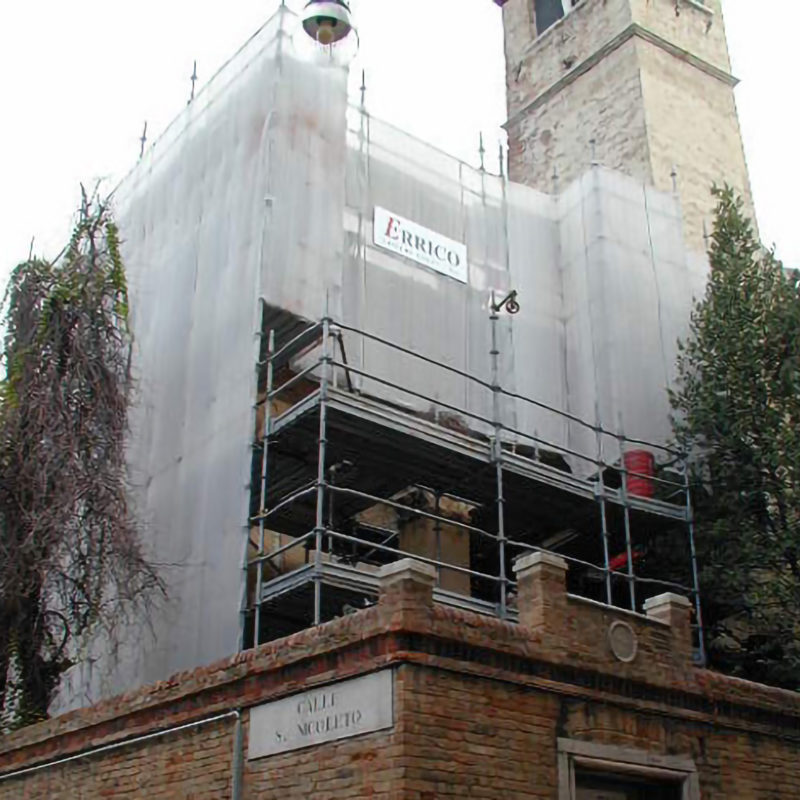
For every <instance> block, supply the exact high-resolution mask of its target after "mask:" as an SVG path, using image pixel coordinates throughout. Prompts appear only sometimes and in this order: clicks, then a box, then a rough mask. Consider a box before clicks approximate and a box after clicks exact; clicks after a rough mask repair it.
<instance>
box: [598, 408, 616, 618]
mask: <svg viewBox="0 0 800 800" xmlns="http://www.w3.org/2000/svg"><path fill="white" fill-rule="evenodd" d="M594 416H595V436H596V441H597V488H596V492H597V497H598V502H599V503H600V525H601V530H602V534H603V573H604V575H605V584H606V602H607V603H608V605H613V602H612V601H613V592H612V586H611V557H610V552H609V538H610V537H609V533H608V519H607V516H606V484H605V476H604V475H603V471H604V469H605V461H604V459H603V432H602V429H601V428H600V411H599V409H598V407H597V404H596V403H595V415H594Z"/></svg>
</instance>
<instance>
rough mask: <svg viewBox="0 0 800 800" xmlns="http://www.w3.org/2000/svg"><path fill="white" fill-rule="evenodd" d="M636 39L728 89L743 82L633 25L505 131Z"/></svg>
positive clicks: (523, 109) (520, 113) (521, 110)
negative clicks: (667, 54) (693, 68)
mask: <svg viewBox="0 0 800 800" xmlns="http://www.w3.org/2000/svg"><path fill="white" fill-rule="evenodd" d="M633 38H638V39H641V40H643V41H646V42H649V43H650V44H652V45H654V46H655V47H658V48H659V49H661V50H663V51H664V52H666V53H669V54H670V55H671V56H673V57H675V58H677V59H679V60H680V61H683V62H685V63H687V64H690V65H691V66H693V67H695V68H697V69H699V70H700V71H701V72H704V73H705V74H706V75H709V76H710V77H712V78H715V79H716V80H718V81H721V82H722V83H724V84H726V85H727V86H730V87H735V86H736V85H737V84H738V83H739V79H738V78H736V77H735V76H734V75H731V74H730V73H729V72H726V71H725V70H722V69H720V68H719V67H716V66H714V65H713V64H711V63H710V62H708V61H706V60H704V59H702V58H699V57H698V56H696V55H694V54H693V53H691V52H689V51H688V50H685V49H684V48H682V47H678V46H677V45H676V44H674V43H673V42H670V41H669V40H667V39H665V38H664V37H663V36H659V35H658V34H657V33H654V32H653V31H651V30H649V29H648V28H646V27H644V26H643V25H640V24H639V23H638V22H632V23H631V24H630V25H628V26H627V27H626V28H625V29H624V30H623V31H621V32H620V33H618V34H617V35H616V36H614V37H613V38H612V39H610V40H609V41H608V42H606V44H604V45H603V46H602V47H600V48H598V49H597V50H595V51H594V53H592V54H591V55H590V56H588V57H587V58H585V59H584V60H583V61H581V62H580V63H579V64H577V65H575V66H574V67H573V68H572V69H571V70H570V71H569V72H568V73H567V74H566V75H564V76H563V77H562V78H559V79H558V80H557V81H556V82H555V83H552V84H551V85H550V86H548V87H547V88H546V89H544V90H543V91H542V92H540V93H539V94H538V95H537V96H536V97H534V98H533V100H531V101H530V102H528V103H526V104H525V105H524V106H522V107H521V108H519V109H518V110H517V111H516V112H515V113H514V114H513V115H512V116H511V117H509V119H508V120H507V121H506V122H505V124H504V125H503V127H504V128H506V129H508V128H509V127H510V126H512V125H514V124H515V123H516V122H517V121H518V120H519V119H520V118H521V117H524V116H525V115H526V114H528V113H530V112H531V111H534V110H535V109H537V108H538V107H539V106H541V105H544V104H545V103H547V102H548V101H549V100H550V99H551V98H552V97H553V96H554V95H556V94H558V93H559V92H560V91H562V90H563V89H564V88H565V87H567V86H569V85H570V84H571V83H574V82H575V81H576V80H578V78H580V77H581V76H582V75H585V74H586V73H587V72H589V70H591V69H592V68H593V67H595V66H596V65H597V64H599V63H600V62H601V61H602V60H603V59H604V58H606V57H607V56H609V55H610V54H611V53H613V52H614V51H615V50H618V49H619V48H620V47H622V46H623V45H624V44H625V43H626V42H628V41H630V40H631V39H633ZM540 41H541V39H537V40H536V41H534V42H533V43H532V44H531V46H530V47H529V49H528V50H527V51H526V52H525V54H524V55H525V57H526V58H527V57H528V56H529V54H530V52H531V51H532V50H534V49H535V48H536V45H537V44H538V43H539V42H540Z"/></svg>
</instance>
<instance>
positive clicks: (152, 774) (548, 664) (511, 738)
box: [0, 556, 800, 800]
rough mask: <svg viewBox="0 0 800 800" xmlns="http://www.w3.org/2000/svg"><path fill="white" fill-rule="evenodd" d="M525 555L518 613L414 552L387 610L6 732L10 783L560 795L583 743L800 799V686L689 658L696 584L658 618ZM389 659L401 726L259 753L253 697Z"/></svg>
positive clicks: (257, 793)
mask: <svg viewBox="0 0 800 800" xmlns="http://www.w3.org/2000/svg"><path fill="white" fill-rule="evenodd" d="M519 570H520V571H519V575H518V577H519V580H520V592H519V611H520V623H521V624H519V625H516V624H512V623H507V622H501V621H498V620H495V619H492V618H485V617H480V616H478V615H475V614H472V613H468V612H464V611H458V610H454V609H450V608H444V607H440V606H436V605H434V603H433V600H432V585H433V579H432V577H431V575H430V574H429V573H428V572H427V571H426V569H425V568H422V567H420V566H419V565H416V564H411V563H407V564H404V565H402V566H401V567H400V568H399V570H398V569H395V570H394V572H393V573H392V574H391V575H388V576H387V577H386V578H385V579H384V583H383V587H382V594H381V598H380V602H379V604H378V605H377V606H375V607H373V608H370V609H366V610H364V611H361V612H359V613H358V614H355V615H352V616H348V617H344V618H341V619H337V620H335V621H333V622H331V623H329V624H327V625H323V626H321V627H319V628H315V629H311V630H307V631H304V632H302V633H299V634H296V635H294V636H292V637H290V638H288V639H283V640H280V641H277V642H274V643H271V644H269V645H265V646H263V647H261V648H259V649H258V650H256V651H251V652H248V653H243V654H241V655H238V656H236V657H234V658H232V659H230V660H229V661H226V662H223V663H219V664H215V665H213V666H210V667H207V668H204V669H199V670H196V671H194V672H190V673H186V674H181V675H176V676H175V677H174V678H172V679H171V680H169V681H166V682H163V683H160V684H157V685H155V686H152V687H148V688H146V689H143V690H140V691H136V692H133V693H131V694H129V695H126V696H122V697H119V698H117V699H115V700H112V701H109V702H106V703H103V704H101V705H98V706H96V707H94V708H90V709H85V710H83V711H79V712H75V713H71V714H67V715H65V716H63V717H59V718H56V719H53V720H50V721H47V722H44V723H42V724H40V725H37V726H34V727H31V728H28V729H26V730H23V731H21V732H19V733H17V734H14V735H12V736H9V737H6V738H5V739H3V740H0V798H2V800H7V799H10V798H15V799H16V798H70V800H72V799H73V798H98V797H119V798H151V799H153V800H155V798H187V799H188V798H194V799H195V800H201V799H202V798H215V799H216V798H231V797H236V796H237V795H238V797H240V798H246V799H247V800H251V799H252V798H281V800H286V799H287V798H308V797H314V798H319V799H320V800H322V799H324V798H334V797H337V798H338V797H346V798H390V797H391V798H417V800H422V799H423V798H425V799H427V800H430V799H432V798H440V797H462V798H463V797H482V798H508V797H519V798H558V797H568V796H569V794H568V792H569V781H568V779H567V778H566V776H565V768H566V767H565V765H567V764H568V760H569V758H571V757H572V756H571V755H570V754H571V753H573V752H574V753H582V752H584V751H586V750H589V751H592V752H595V754H596V753H598V752H599V753H601V754H610V755H611V756H613V755H614V754H618V753H620V754H626V753H627V754H632V755H630V758H631V759H633V760H636V759H637V758H638V759H639V762H640V763H647V764H648V765H649V766H648V767H647V768H648V769H649V768H654V765H655V767H656V768H661V766H663V765H670V764H674V763H680V764H683V765H688V766H685V767H684V768H685V769H686V770H687V772H686V775H687V783H686V786H687V789H686V790H685V793H684V797H696V796H698V795H697V794H692V793H691V792H692V791H696V789H697V788H699V791H700V795H699V796H702V797H703V798H705V799H706V800H722V798H726V799H727V798H742V799H743V800H750V799H751V798H764V799H765V800H766V798H770V799H772V798H794V797H800V786H799V785H798V783H800V781H799V780H798V755H800V697H798V696H797V695H795V694H793V693H790V692H784V691H780V690H776V689H770V688H767V687H763V686H759V685H755V684H751V683H746V682H743V681H738V680H734V679H731V678H726V677H723V676H720V675H716V674H714V673H711V672H708V671H705V670H700V669H696V668H693V667H692V666H691V664H690V658H689V655H690V653H689V650H690V638H689V618H688V609H687V607H686V605H685V604H684V603H683V602H682V601H681V599H680V598H675V597H673V596H669V595H668V596H665V597H664V598H662V600H661V601H659V602H656V603H651V606H650V611H649V612H648V613H649V615H650V616H649V617H648V618H645V617H642V616H638V615H633V614H629V613H625V612H617V611H615V610H612V609H609V608H606V607H602V606H599V605H595V604H592V603H589V602H587V601H582V600H577V599H575V598H572V597H570V596H568V595H567V594H566V590H565V571H566V568H565V565H564V564H563V562H561V561H560V559H557V558H553V557H548V556H534V557H528V559H527V561H525V562H523V563H522V564H521V565H519ZM615 622H623V623H625V625H623V626H622V628H621V630H622V631H623V633H626V635H627V634H630V633H631V632H632V633H634V634H635V638H636V640H637V642H638V650H637V652H636V654H635V657H634V658H633V660H632V661H630V663H626V662H623V661H620V660H619V659H618V658H617V657H615V655H614V653H613V652H612V649H611V646H610V644H609V636H608V634H609V625H611V624H613V623H615ZM626 626H627V627H626ZM631 641H633V640H632V639H631ZM627 644H630V642H627ZM617 652H618V654H620V655H622V656H623V657H625V656H626V654H625V653H624V652H623V653H620V651H619V650H618V651H617ZM385 668H392V669H393V670H394V680H395V700H394V703H395V705H394V709H395V723H394V726H393V728H391V729H389V730H386V731H383V732H379V733H372V734H367V735H363V736H359V737H355V738H350V739H344V740H340V741H338V742H335V743H329V744H324V745H320V746H317V747H313V748H307V749H304V750H295V751H292V752H289V753H284V754H282V755H278V756H273V757H270V758H264V759H260V760H254V761H247V760H245V759H246V755H247V743H248V735H249V712H248V709H249V708H251V707H253V706H256V705H261V704H263V703H265V702H268V701H270V700H272V699H275V698H280V697H284V696H287V695H292V694H295V693H298V692H300V691H303V690H306V689H308V688H309V687H319V686H323V685H326V684H331V683H332V682H336V681H341V680H342V679H345V678H350V677H353V676H356V675H360V674H364V673H368V672H372V671H375V670H379V669H385ZM238 712H241V713H238ZM209 719H211V720H212V721H210V722H204V721H205V720H209ZM198 722H201V723H203V724H197V725H194V726H193V727H184V728H183V729H181V730H178V731H174V730H172V729H173V728H175V727H176V726H188V725H192V724H193V723H198ZM240 724H241V727H240ZM158 734H163V735H158ZM148 735H150V736H151V737H152V738H149V739H144V740H139V741H129V742H128V743H126V740H134V739H136V737H142V736H148ZM237 740H240V741H241V743H242V745H243V747H242V748H237ZM120 744H121V745H122V746H118V745H120ZM103 747H104V748H107V749H105V750H100V751H93V749H96V748H103ZM592 748H593V750H592ZM242 751H243V753H244V758H242V759H241V760H240V759H239V757H238V755H237V753H239V752H242ZM637 754H638V755H637ZM71 756H77V757H76V758H74V759H73V760H71V761H66V762H64V763H62V764H60V765H56V764H52V763H51V762H55V761H59V760H63V759H66V758H69V757H71ZM604 757H605V756H604ZM598 763H600V762H598ZM37 765H39V766H42V767H43V768H41V769H38V770H35V771H28V772H22V773H19V771H20V770H26V769H27V770H31V769H32V768H34V767H36V766H37ZM660 765H661V766H660ZM637 768H640V767H637ZM694 770H696V771H694ZM14 773H17V774H16V775H15V774H14ZM9 775H10V776H11V777H8V776H9ZM692 787H694V788H692ZM559 792H560V793H561V794H559ZM565 792H566V793H567V794H565Z"/></svg>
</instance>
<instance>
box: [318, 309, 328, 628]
mask: <svg viewBox="0 0 800 800" xmlns="http://www.w3.org/2000/svg"><path fill="white" fill-rule="evenodd" d="M327 305H328V304H327V301H326V303H325V306H326V307H325V316H324V317H323V319H322V356H321V358H320V371H321V372H320V382H319V437H318V440H317V443H318V450H317V508H316V521H315V525H314V548H315V550H314V624H315V625H319V624H320V623H321V621H322V542H323V537H324V535H325V522H324V511H325V490H326V488H327V485H326V479H325V457H326V449H327V444H328V439H327V427H328V388H329V387H328V384H329V380H330V378H329V374H328V373H329V370H330V363H331V356H330V353H329V351H328V347H329V340H330V328H331V320H330V317H329V316H328V308H327Z"/></svg>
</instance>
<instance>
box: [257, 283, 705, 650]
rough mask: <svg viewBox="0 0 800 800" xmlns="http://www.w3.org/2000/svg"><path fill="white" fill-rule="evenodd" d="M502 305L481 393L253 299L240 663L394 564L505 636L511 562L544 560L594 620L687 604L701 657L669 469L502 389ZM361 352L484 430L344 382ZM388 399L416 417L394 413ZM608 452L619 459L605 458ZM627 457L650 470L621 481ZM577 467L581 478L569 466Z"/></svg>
mask: <svg viewBox="0 0 800 800" xmlns="http://www.w3.org/2000/svg"><path fill="white" fill-rule="evenodd" d="M509 300H511V301H512V302H514V298H513V295H512V296H511V297H506V298H504V299H502V300H500V299H499V298H494V297H493V298H492V300H491V302H490V303H489V314H488V328H489V330H488V332H487V333H488V336H487V339H488V342H487V344H488V346H489V348H490V356H491V380H489V381H486V380H482V379H481V378H479V377H477V376H475V375H473V374H470V373H467V372H464V371H462V370H459V369H456V368H454V367H451V366H447V365H445V364H442V363H438V362H436V361H434V360H433V359H431V358H428V357H427V356H426V355H424V354H422V353H417V352H414V351H412V350H410V349H408V348H404V347H402V346H400V345H398V344H397V343H395V342H392V341H389V340H388V339H385V338H383V337H380V336H377V335H375V334H372V333H370V332H368V331H365V330H361V329H358V328H356V327H354V326H350V325H346V324H344V323H342V322H341V321H337V320H336V319H334V318H333V317H331V316H329V315H327V314H326V315H325V316H323V317H322V318H321V319H320V320H319V321H317V322H315V323H308V322H304V321H302V320H299V319H298V318H296V317H294V316H293V315H291V314H288V313H287V312H285V311H278V310H277V309H275V308H273V307H271V306H269V305H268V304H267V303H266V302H263V301H262V307H263V326H262V331H261V336H262V351H261V359H260V361H259V364H258V376H259V402H258V411H259V414H258V415H257V416H258V420H259V422H258V423H257V432H256V433H257V435H256V441H255V446H254V459H253V484H252V486H253V493H252V503H251V517H250V526H249V530H250V538H249V548H248V557H247V559H246V564H245V569H246V570H247V580H246V583H247V599H246V601H245V603H244V604H243V609H242V622H243V631H244V632H243V641H244V643H245V647H250V646H257V645H259V644H261V643H263V642H265V641H269V640H272V639H275V638H278V637H280V636H283V635H287V634H290V633H293V632H295V631H297V630H301V629H303V628H306V627H310V626H312V625H319V624H321V623H323V622H326V621H328V620H330V619H332V618H334V617H336V616H341V615H343V614H347V613H350V612H351V611H353V610H355V609H357V608H360V607H364V606H365V605H369V604H370V603H371V602H374V598H375V597H376V595H377V593H378V577H377V571H378V568H379V567H380V566H381V565H383V564H386V563H390V562H392V561H395V560H397V559H401V558H406V557H413V558H415V559H418V560H419V561H422V562H424V563H427V564H430V565H432V566H433V567H434V568H435V569H436V573H437V583H436V588H435V592H434V597H435V599H436V601H437V602H439V603H443V604H447V605H452V606H457V607H460V608H465V609H469V610H472V611H475V612H478V613H481V614H489V615H496V616H498V617H500V618H502V619H508V620H511V621H515V620H516V618H517V614H516V608H515V596H516V583H515V581H514V580H513V577H512V575H513V571H512V565H513V561H514V559H515V558H517V557H519V556H520V555H522V554H525V553H530V552H533V551H543V552H549V553H553V554H555V555H558V556H560V557H561V558H563V559H565V561H566V562H567V563H568V564H569V567H570V569H569V573H568V588H569V591H570V592H571V593H573V594H576V595H579V596H583V597H585V598H588V599H590V600H595V601H597V602H600V603H603V604H605V605H609V606H617V607H621V608H627V609H628V610H630V611H632V612H641V609H642V605H643V603H644V601H645V600H646V599H648V598H649V597H652V596H654V595H657V594H661V593H663V592H665V591H671V592H677V593H681V594H683V595H685V596H687V597H690V598H691V600H692V604H693V608H694V614H695V619H694V628H695V633H696V636H695V643H696V647H697V654H696V655H697V658H698V659H703V658H704V654H703V650H702V648H703V644H702V642H703V639H702V616H701V608H700V597H699V591H698V575H697V565H696V558H695V549H694V531H693V523H692V509H691V498H690V491H689V479H688V473H687V466H686V462H685V459H684V457H683V455H682V454H681V453H679V452H677V451H676V450H674V449H672V448H670V447H667V446H664V445H658V444H655V443H652V442H646V441H643V440H639V439H632V438H628V437H626V436H625V435H624V433H622V432H621V431H614V432H612V431H608V430H606V429H604V428H603V427H601V426H600V425H598V424H595V423H591V422H587V421H584V420H581V419H578V418H577V417H574V416H573V415H570V414H568V413H566V412H564V411H561V410H559V409H556V408H553V407H550V406H547V405H546V404H543V403H540V402H538V401H536V400H535V399H533V398H528V397H523V396H522V395H520V394H518V393H515V392H512V391H510V390H507V389H506V388H504V386H503V385H501V381H500V375H501V368H500V365H501V361H502V356H503V354H502V352H501V351H500V346H499V344H498V342H499V340H500V337H499V336H498V325H499V323H500V319H501V315H503V314H505V313H506V311H507V307H508V303H507V301H509ZM363 340H369V341H370V342H371V343H372V344H373V345H376V346H379V347H381V348H386V349H387V350H390V351H393V352H394V353H395V354H402V356H403V357H404V358H406V359H408V360H409V361H411V362H415V363H417V364H419V365H420V367H422V366H425V367H427V368H432V369H433V370H434V374H435V372H436V371H441V374H442V375H444V374H445V373H450V374H451V375H452V374H455V375H457V376H458V377H460V378H462V379H464V380H466V381H467V382H469V383H470V384H471V385H472V387H473V388H474V389H475V390H477V391H479V392H482V393H485V394H486V395H487V397H488V398H490V402H489V403H488V407H489V408H491V409H492V411H491V416H485V415H482V414H480V413H477V412H476V411H475V410H469V409H467V408H465V407H462V406H458V405H454V404H451V403H444V402H443V401H442V400H441V399H437V398H435V397H433V396H432V393H424V392H420V391H418V390H416V389H411V388H409V387H408V386H407V385H402V384H401V383H400V382H397V381H393V380H390V379H388V378H387V377H385V375H384V376H381V375H376V374H374V373H371V372H368V371H366V370H365V369H360V368H358V367H356V366H354V365H353V364H352V363H349V362H348V358H347V347H348V343H349V346H353V345H355V346H356V347H357V346H358V343H359V342H361V341H363ZM371 387H373V388H379V389H380V396H378V393H377V392H376V391H371ZM387 390H388V393H389V394H391V395H392V396H393V397H394V400H388V399H387V396H388V395H387ZM404 397H410V398H411V399H413V401H414V403H415V407H416V408H417V409H419V407H420V402H422V403H430V407H431V409H432V413H430V414H421V413H419V411H418V410H417V411H409V410H408V406H407V405H404V403H403V398H404ZM509 401H515V402H523V403H528V404H532V405H534V406H536V407H537V408H538V409H539V410H540V411H542V412H546V413H551V414H555V415H559V416H565V417H566V418H568V419H569V420H570V421H571V422H573V423H575V424H578V425H581V426H584V427H585V428H586V429H587V430H589V431H591V432H592V434H593V435H594V438H595V441H596V450H595V453H594V455H593V456H587V455H585V454H583V453H580V452H578V451H577V450H571V449H569V448H566V447H563V446H560V445H558V444H555V443H553V442H549V441H546V440H544V439H542V438H540V437H538V436H537V435H536V434H530V433H526V432H524V431H522V430H519V429H518V428H516V427H514V426H513V425H511V424H509V423H508V422H507V421H506V419H507V417H508V415H507V414H504V404H507V403H508V402H509ZM608 438H611V439H613V440H614V441H615V442H616V443H617V445H618V447H615V448H613V450H614V452H615V453H619V454H621V457H619V458H616V459H613V460H612V459H607V458H606V456H605V450H606V449H607V448H605V447H604V441H606V440H607V439H608ZM633 452H635V453H641V452H649V453H658V455H659V458H658V461H657V462H656V461H655V459H653V463H657V467H656V469H655V470H654V471H652V472H651V471H650V470H646V471H644V472H637V471H636V469H635V468H632V467H631V466H630V464H631V463H634V462H629V460H628V459H627V458H626V454H629V453H633ZM576 459H577V460H578V461H581V462H585V463H584V468H581V469H572V468H570V463H572V464H575V463H576Z"/></svg>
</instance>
